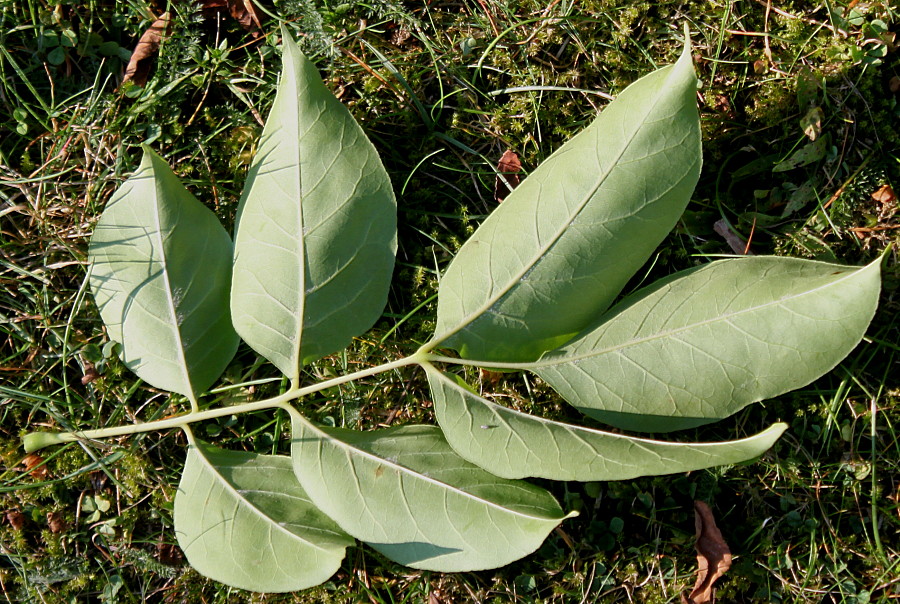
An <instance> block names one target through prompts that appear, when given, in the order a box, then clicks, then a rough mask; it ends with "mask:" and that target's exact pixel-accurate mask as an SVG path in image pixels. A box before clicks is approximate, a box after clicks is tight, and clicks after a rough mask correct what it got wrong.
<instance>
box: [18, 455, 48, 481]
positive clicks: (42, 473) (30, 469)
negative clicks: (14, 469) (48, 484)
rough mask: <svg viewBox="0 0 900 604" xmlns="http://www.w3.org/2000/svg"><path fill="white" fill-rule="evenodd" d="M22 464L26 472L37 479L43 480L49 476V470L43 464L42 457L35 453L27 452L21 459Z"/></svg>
mask: <svg viewBox="0 0 900 604" xmlns="http://www.w3.org/2000/svg"><path fill="white" fill-rule="evenodd" d="M22 465H23V466H25V472H26V473H30V474H31V475H32V476H34V477H35V478H37V479H38V480H44V479H45V478H47V477H48V476H50V470H48V469H47V466H46V465H44V458H43V457H41V456H40V455H38V454H37V453H29V454H28V455H26V456H25V458H24V459H23V460H22Z"/></svg>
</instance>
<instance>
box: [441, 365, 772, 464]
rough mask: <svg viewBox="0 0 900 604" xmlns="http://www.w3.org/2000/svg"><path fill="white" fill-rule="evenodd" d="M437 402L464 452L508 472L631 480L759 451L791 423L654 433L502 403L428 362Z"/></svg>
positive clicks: (446, 432) (445, 423)
mask: <svg viewBox="0 0 900 604" xmlns="http://www.w3.org/2000/svg"><path fill="white" fill-rule="evenodd" d="M425 370H426V371H427V373H428V382H429V384H430V385H431V392H432V394H433V396H434V410H435V415H436V416H437V420H438V423H439V424H440V426H441V428H442V429H443V431H444V436H445V437H446V438H447V441H448V442H449V443H450V445H451V446H452V447H453V449H454V450H455V451H456V452H457V453H459V455H460V456H461V457H463V458H464V459H467V460H468V461H471V462H472V463H474V464H477V465H478V466H481V467H482V468H484V469H485V470H487V471H489V472H491V473H492V474H496V475H497V476H502V477H503V478H527V477H535V478H549V479H551V480H582V481H593V480H627V479H629V478H636V477H638V476H655V475H660V474H673V473H677V472H688V471H691V470H700V469H703V468H710V467H713V466H720V465H724V464H732V463H739V462H743V461H747V460H750V459H754V458H756V457H759V456H760V455H762V454H763V453H765V451H766V450H767V449H769V447H771V446H772V445H773V444H774V443H775V441H776V440H778V437H779V436H781V434H782V433H783V432H784V431H785V430H786V429H787V425H786V424H774V425H773V426H771V427H770V428H769V429H768V430H765V431H764V432H760V433H759V434H756V435H754V436H751V437H749V438H744V439H741V440H734V441H727V442H713V443H679V442H664V441H658V440H648V439H645V438H637V437H634V436H627V435H624V434H613V433H611V432H601V431H600V430H592V429H590V428H584V427H582V426H575V425H571V424H564V423H560V422H555V421H551V420H547V419H544V418H541V417H535V416H533V415H529V414H527V413H521V412H519V411H514V410H512V409H508V408H506V407H503V406H501V405H497V404H495V403H492V402H491V401H488V400H486V399H484V398H482V397H480V396H478V395H477V394H475V393H473V392H471V391H470V390H469V389H468V388H466V387H465V386H464V385H462V384H460V383H458V382H457V381H455V380H454V379H452V378H451V377H449V376H447V375H446V374H444V373H441V372H440V371H438V370H437V369H435V368H434V367H433V366H431V365H426V366H425Z"/></svg>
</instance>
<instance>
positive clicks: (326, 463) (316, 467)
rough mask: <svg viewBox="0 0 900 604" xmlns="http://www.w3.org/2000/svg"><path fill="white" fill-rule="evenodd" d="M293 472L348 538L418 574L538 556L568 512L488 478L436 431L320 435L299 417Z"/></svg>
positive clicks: (533, 491)
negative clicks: (418, 569)
mask: <svg viewBox="0 0 900 604" xmlns="http://www.w3.org/2000/svg"><path fill="white" fill-rule="evenodd" d="M292 423H293V430H294V436H293V443H292V445H291V455H292V457H293V459H294V471H295V472H296V474H297V477H298V478H299V479H300V483H301V484H302V485H303V487H304V488H305V489H306V492H307V493H309V495H310V498H311V499H312V500H313V502H314V503H315V504H316V505H317V506H319V507H320V508H321V509H323V510H327V512H328V515H329V516H331V517H332V518H334V520H335V521H336V522H337V523H338V524H339V525H340V526H341V528H343V529H344V530H345V531H347V532H348V533H350V534H351V535H353V536H354V537H356V538H357V539H360V540H362V541H365V542H366V543H368V544H369V545H371V546H372V547H374V548H375V549H376V550H378V551H380V552H381V553H382V554H384V555H385V556H387V557H389V558H391V559H392V560H395V561H397V562H400V563H401V564H405V565H407V566H412V567H414V568H421V569H426V570H436V571H442V572H456V571H468V570H480V569H486V568H496V567H499V566H503V565H504V564H507V563H509V562H512V561H513V560H517V559H519V558H521V557H523V556H525V555H527V554H529V553H531V552H533V551H534V550H535V549H537V548H538V546H539V545H540V544H541V542H542V541H543V540H544V538H545V537H546V536H547V534H548V533H549V532H550V531H551V530H553V528H554V527H556V526H557V525H558V524H559V523H560V522H561V521H562V520H563V519H564V518H566V517H567V516H566V514H564V513H563V511H562V509H561V508H560V507H559V504H558V503H557V502H556V500H555V499H554V498H553V497H552V496H551V495H550V493H548V492H547V491H545V490H543V489H541V488H539V487H536V486H534V485H531V484H528V483H526V482H519V481H510V480H505V479H502V478H497V477H496V476H494V475H492V474H489V473H488V472H485V471H484V470H482V469H481V468H479V467H477V466H475V465H473V464H471V463H469V462H467V461H465V460H464V459H462V458H461V457H459V456H458V455H457V454H456V453H454V452H453V449H451V448H450V446H449V445H448V444H447V441H446V440H444V437H443V436H442V435H441V431H440V430H439V429H438V428H436V427H434V426H401V427H398V428H389V429H386V430H378V431H375V432H359V431H354V430H344V429H328V430H326V429H320V428H316V427H314V426H313V425H311V424H310V423H309V422H308V421H306V420H305V419H304V418H303V417H302V416H300V415H299V414H298V413H296V412H293V413H292Z"/></svg>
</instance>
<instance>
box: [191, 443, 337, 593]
mask: <svg viewBox="0 0 900 604" xmlns="http://www.w3.org/2000/svg"><path fill="white" fill-rule="evenodd" d="M175 532H176V535H177V537H178V543H179V545H180V546H181V548H182V550H183V551H184V553H185V555H186V556H187V559H188V562H190V564H191V566H193V567H194V568H195V569H196V570H197V571H198V572H199V573H201V574H203V575H205V576H207V577H210V578H211V579H214V580H216V581H219V582H222V583H225V584H227V585H231V586H232V587H239V588H241V589H248V590H251V591H261V592H286V591H294V590H299V589H306V588H308V587H312V586H314V585H318V584H319V583H322V582H323V581H325V580H327V579H328V578H329V577H330V576H331V575H333V574H334V573H335V572H336V571H337V569H338V567H339V566H340V564H341V561H342V560H343V558H344V555H345V551H346V548H347V547H348V546H350V545H352V544H353V543H354V542H353V539H352V538H351V537H349V536H348V535H346V534H345V533H344V532H343V531H341V530H340V528H338V526H337V525H336V524H335V523H334V522H333V521H332V520H331V519H330V518H328V517H327V516H326V515H325V514H323V513H322V512H320V511H319V510H318V508H316V507H315V506H314V505H313V504H312V502H311V501H310V500H309V497H308V496H307V495H306V493H305V492H304V491H303V489H302V487H301V486H300V485H299V483H298V482H297V479H296V477H295V476H294V472H293V469H292V463H291V460H290V458H289V457H287V456H280V455H278V456H276V455H258V454H254V453H245V452H236V451H226V450H223V449H218V448H216V447H212V446H209V445H205V444H199V443H198V445H197V446H192V447H191V448H189V449H188V457H187V461H186V463H185V468H184V472H183V474H182V478H181V484H180V485H179V487H178V492H177V493H176V495H175Z"/></svg>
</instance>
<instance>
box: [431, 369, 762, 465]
mask: <svg viewBox="0 0 900 604" xmlns="http://www.w3.org/2000/svg"><path fill="white" fill-rule="evenodd" d="M434 373H436V374H437V375H438V377H439V378H440V379H441V380H442V381H444V382H445V383H447V384H448V385H449V386H450V387H452V388H453V389H455V390H457V391H459V392H461V393H462V394H463V395H464V396H465V395H467V394H468V395H471V396H477V395H473V394H472V393H471V392H469V391H468V390H466V389H465V388H463V387H462V386H459V385H457V384H455V383H454V382H453V380H450V379H448V378H446V377H444V375H443V373H442V372H440V371H438V370H437V369H434ZM478 399H479V400H478V402H479V403H480V404H483V405H486V406H487V407H488V408H489V409H490V410H491V412H492V413H494V414H495V415H499V414H500V413H503V412H507V413H510V414H512V415H517V416H520V417H522V418H524V419H527V420H532V421H535V422H537V423H540V424H544V425H549V426H557V427H559V428H560V429H563V430H565V431H567V432H570V433H572V435H573V436H575V437H577V438H580V436H579V433H587V434H597V435H600V436H604V437H610V438H613V439H615V440H619V441H624V442H630V443H641V444H650V445H657V446H658V445H663V446H676V447H697V448H706V447H709V448H712V447H719V446H722V445H736V444H744V443H750V442H753V441H754V440H756V439H757V438H759V437H761V436H762V435H765V434H768V433H769V432H771V431H772V430H773V429H774V426H775V425H777V424H775V425H773V426H770V427H769V428H768V429H766V430H764V431H762V432H760V433H759V434H754V435H753V436H748V437H745V438H740V439H736V440H727V441H721V442H699V443H693V442H688V443H683V442H678V441H665V440H654V439H651V438H641V437H639V436H629V435H627V434H618V433H615V432H604V431H603V430H595V429H593V428H587V427H585V426H577V425H574V424H566V423H563V422H557V421H554V420H550V419H547V418H545V417H539V416H536V415H530V414H528V413H522V412H521V411H516V410H515V409H510V408H509V407H504V406H503V405H498V404H497V403H494V402H493V401H489V400H487V399H486V398H484V397H481V396H479V397H478ZM495 408H496V409H499V410H500V411H499V413H498V412H497V411H494V409H495ZM501 421H503V422H504V423H507V422H506V420H503V419H502V418H501ZM507 426H508V423H507ZM509 429H510V430H512V427H509ZM585 444H587V443H585ZM588 446H589V447H591V448H592V449H593V446H591V445H588ZM606 461H613V462H615V461H616V460H610V459H607V460H606ZM620 465H622V466H625V467H634V466H631V465H630V464H629V465H626V464H624V463H622V464H620Z"/></svg>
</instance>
